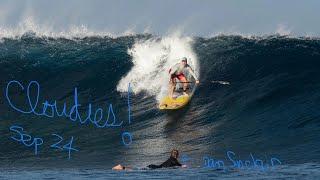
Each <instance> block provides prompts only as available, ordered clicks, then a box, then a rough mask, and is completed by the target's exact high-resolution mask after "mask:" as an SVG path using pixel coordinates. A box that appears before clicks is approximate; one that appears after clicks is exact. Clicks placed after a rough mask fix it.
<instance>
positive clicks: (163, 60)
mask: <svg viewBox="0 0 320 180" xmlns="http://www.w3.org/2000/svg"><path fill="white" fill-rule="evenodd" d="M192 43H193V40H192V38H190V37H181V36H180V35H179V34H173V35H169V36H167V37H164V38H161V39H149V40H144V41H138V42H136V43H135V44H134V45H133V47H132V48H131V49H129V50H128V54H130V55H131V56H132V62H133V67H132V69H131V70H130V71H129V72H128V74H126V75H125V76H124V77H123V78H122V79H121V80H120V81H119V83H118V85H117V90H118V91H120V92H126V91H127V86H128V83H129V82H130V83H131V87H132V91H133V92H134V93H139V92H146V93H147V94H149V95H155V96H156V99H157V100H159V99H160V98H161V97H163V96H164V94H167V90H168V82H169V73H168V70H169V68H170V67H171V66H172V65H174V64H175V63H177V62H179V59H180V58H181V57H187V58H188V63H189V64H190V65H191V66H192V67H193V69H194V70H195V73H196V74H197V75H198V76H199V66H198V60H197V56H196V54H195V53H194V52H193V50H192Z"/></svg>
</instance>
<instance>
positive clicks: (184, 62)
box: [181, 57, 188, 66]
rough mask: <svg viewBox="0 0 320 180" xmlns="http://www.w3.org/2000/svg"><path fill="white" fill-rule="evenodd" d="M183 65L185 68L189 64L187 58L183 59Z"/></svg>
mask: <svg viewBox="0 0 320 180" xmlns="http://www.w3.org/2000/svg"><path fill="white" fill-rule="evenodd" d="M181 64H183V65H184V66H185V65H186V64H188V61H187V58H186V57H183V58H182V59H181Z"/></svg>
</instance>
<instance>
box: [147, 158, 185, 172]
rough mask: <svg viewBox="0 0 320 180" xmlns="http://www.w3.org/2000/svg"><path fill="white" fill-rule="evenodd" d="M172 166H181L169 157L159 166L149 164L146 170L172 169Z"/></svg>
mask: <svg viewBox="0 0 320 180" xmlns="http://www.w3.org/2000/svg"><path fill="white" fill-rule="evenodd" d="M174 166H182V165H181V164H180V163H179V162H178V160H177V159H176V158H174V157H170V158H169V159H168V160H166V161H165V162H164V163H162V164H160V165H154V164H150V165H149V166H148V168H151V169H157V168H163V167H174Z"/></svg>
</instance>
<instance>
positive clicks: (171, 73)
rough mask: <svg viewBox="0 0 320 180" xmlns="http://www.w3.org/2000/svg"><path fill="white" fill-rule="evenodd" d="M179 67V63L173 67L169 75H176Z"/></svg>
mask: <svg viewBox="0 0 320 180" xmlns="http://www.w3.org/2000/svg"><path fill="white" fill-rule="evenodd" d="M178 67H179V63H177V64H175V65H173V66H172V67H171V68H170V69H169V74H170V76H171V75H173V74H175V73H176V71H177V70H178Z"/></svg>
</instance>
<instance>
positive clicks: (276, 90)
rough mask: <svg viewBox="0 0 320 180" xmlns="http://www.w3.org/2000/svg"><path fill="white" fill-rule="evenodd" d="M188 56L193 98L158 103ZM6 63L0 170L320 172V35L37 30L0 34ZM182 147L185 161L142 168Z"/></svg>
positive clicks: (75, 175)
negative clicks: (174, 107) (170, 107)
mask: <svg viewBox="0 0 320 180" xmlns="http://www.w3.org/2000/svg"><path fill="white" fill-rule="evenodd" d="M184 56H186V57H188V58H189V61H188V62H189V63H190V65H191V66H192V67H193V68H194V69H195V71H196V74H197V75H198V76H199V77H200V82H201V83H200V84H199V85H198V87H197V89H196V91H195V94H194V96H193V98H192V100H191V102H190V103H189V105H188V106H186V107H185V108H183V109H181V110H178V111H172V112H166V111H159V110H158V108H157V104H158V103H159V100H160V99H161V97H163V96H164V95H165V94H166V92H167V90H168V89H167V83H168V74H167V70H168V68H169V67H170V66H171V65H172V64H174V63H175V62H177V61H178V60H179V58H180V57H184ZM0 70H1V71H0V88H1V92H2V93H1V96H0V171H1V173H0V179H89V178H94V179H133V178H135V179H142V178H146V179H168V178H170V179H186V178H187V179H220V178H221V179H318V177H319V174H320V168H319V166H320V164H319V163H320V131H319V130H320V121H319V118H320V110H319V107H320V40H319V39H317V38H308V37H289V36H280V35H270V36H253V37H244V36H239V35H219V36H215V37H211V38H208V37H183V36H177V35H171V36H169V35H168V36H163V37H159V36H155V35H152V34H137V35H129V36H119V37H109V36H84V37H75V38H70V37H63V36H62V37H50V36H38V35H37V34H36V33H32V32H28V33H25V34H23V35H22V36H19V37H2V39H1V41H0ZM212 81H227V82H230V84H229V85H228V84H219V83H213V82H212ZM129 83H130V87H128V86H129ZM75 97H76V98H75ZM75 99H76V100H75ZM75 101H77V103H78V106H74V105H75V104H77V103H75ZM80 104H81V105H80ZM75 109H77V110H75ZM91 111H92V112H91ZM63 112H64V113H63ZM89 112H91V114H90V113H89ZM58 113H60V115H59V114H58ZM173 148H176V149H178V150H179V151H180V161H181V162H183V163H184V164H187V165H188V168H178V169H177V168H174V169H159V170H148V169H145V167H146V166H147V165H148V164H160V163H162V162H163V161H165V160H166V159H167V158H168V157H169V154H170V151H171V149H173ZM117 164H123V165H125V166H130V167H133V170H132V171H120V172H118V171H112V170H111V168H112V167H113V166H115V165H117Z"/></svg>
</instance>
